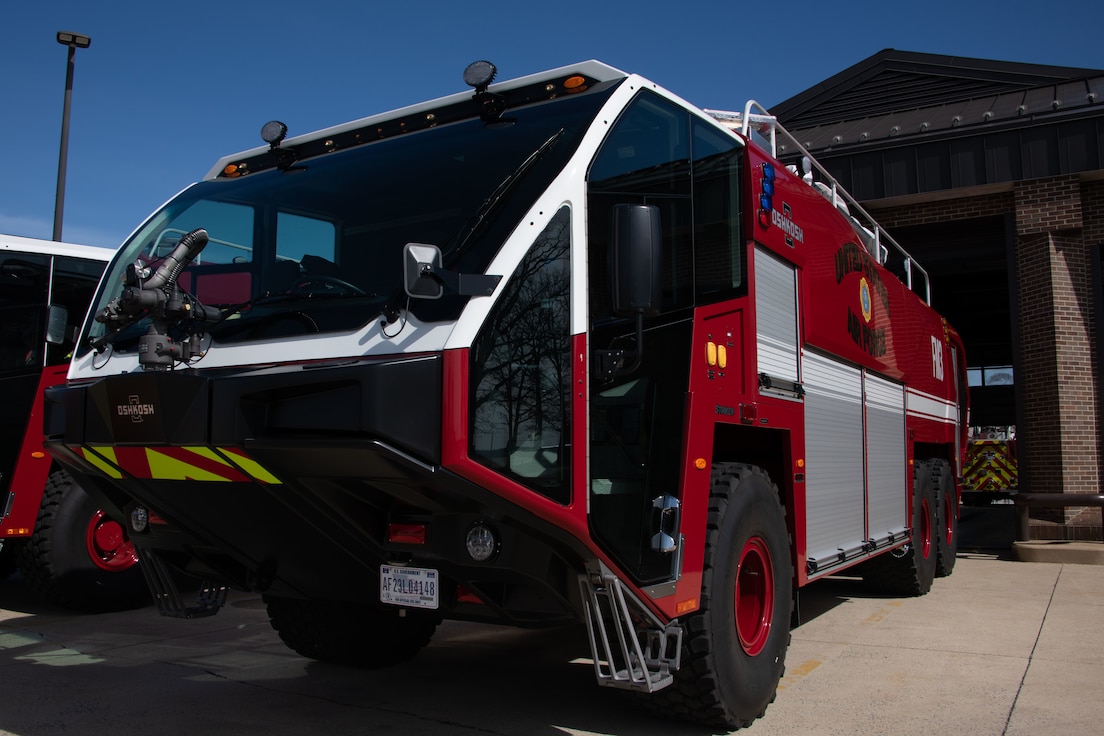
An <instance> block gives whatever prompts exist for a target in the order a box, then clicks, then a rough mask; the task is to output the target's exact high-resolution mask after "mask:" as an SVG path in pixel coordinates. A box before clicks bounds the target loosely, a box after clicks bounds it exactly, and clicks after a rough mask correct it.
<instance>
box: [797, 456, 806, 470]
mask: <svg viewBox="0 0 1104 736" xmlns="http://www.w3.org/2000/svg"><path fill="white" fill-rule="evenodd" d="M797 467H799V468H804V467H805V458H803V457H799V458H798V459H797Z"/></svg>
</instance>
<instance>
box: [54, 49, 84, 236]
mask: <svg viewBox="0 0 1104 736" xmlns="http://www.w3.org/2000/svg"><path fill="white" fill-rule="evenodd" d="M57 42H58V43H60V44H61V45H62V46H68V47H69V66H68V68H67V69H66V71H65V107H64V108H63V109H62V112H61V153H60V154H59V156H58V178H57V194H55V195H54V240H57V241H60V240H61V215H62V212H63V211H64V210H65V162H66V160H67V159H68V158H69V106H70V104H71V103H72V99H73V66H74V60H75V59H76V56H77V49H86V48H88V47H89V46H91V45H92V39H91V38H89V37H88V36H82V35H80V34H79V33H73V32H71V31H58V33H57Z"/></svg>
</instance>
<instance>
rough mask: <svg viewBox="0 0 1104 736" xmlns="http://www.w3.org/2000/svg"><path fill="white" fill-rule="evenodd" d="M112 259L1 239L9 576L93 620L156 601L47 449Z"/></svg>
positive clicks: (1, 558)
mask: <svg viewBox="0 0 1104 736" xmlns="http://www.w3.org/2000/svg"><path fill="white" fill-rule="evenodd" d="M111 253H112V251H110V250H107V249H105V248H94V247H92V246H89V245H73V244H70V243H57V242H51V241H44V240H36V239H33V238H22V237H17V236H14V235H0V386H3V391H4V402H3V413H2V418H0V433H2V440H0V577H6V576H7V575H9V574H11V573H12V572H14V571H15V570H16V569H19V570H21V571H22V573H23V575H24V577H25V578H26V580H27V582H28V583H29V585H30V586H31V588H32V589H33V590H34V591H36V592H37V593H39V594H41V595H42V596H44V597H45V598H46V599H48V600H50V601H51V602H54V603H58V604H61V605H65V606H67V607H70V608H75V609H78V610H91V611H96V610H105V609H110V608H120V607H127V606H131V605H134V604H135V603H137V602H139V601H147V600H148V595H147V594H146V591H145V584H144V582H143V580H142V576H141V573H139V572H138V570H137V569H136V568H135V565H136V564H137V557H136V555H135V552H134V547H133V545H132V544H130V542H129V540H128V538H127V533H126V529H125V527H124V526H123V525H122V524H120V523H119V522H117V521H115V520H114V519H111V518H110V517H107V516H105V515H104V513H103V511H101V510H100V508H99V507H98V506H97V505H96V504H95V502H93V501H92V499H90V498H89V497H88V495H87V494H86V493H85V492H84V491H83V490H81V488H80V486H78V485H77V484H76V483H74V482H73V480H72V478H70V476H69V474H68V473H67V472H66V471H65V470H64V468H62V467H61V466H60V465H58V464H57V463H54V462H52V460H51V458H50V456H49V455H48V454H47V453H46V451H45V449H44V448H43V445H42V413H43V403H42V395H43V391H44V390H45V389H46V388H47V387H49V386H53V385H55V384H58V383H61V382H63V381H64V380H65V373H66V370H67V369H68V361H69V354H70V352H71V351H72V349H73V345H74V340H75V339H76V334H77V330H78V329H79V324H80V321H81V320H82V319H83V317H84V315H85V312H87V310H88V304H89V302H90V301H91V300H92V295H93V294H94V293H95V291H96V285H97V284H98V283H99V280H100V276H101V274H102V273H103V270H104V268H105V267H106V265H107V262H108V260H109V259H110V258H111Z"/></svg>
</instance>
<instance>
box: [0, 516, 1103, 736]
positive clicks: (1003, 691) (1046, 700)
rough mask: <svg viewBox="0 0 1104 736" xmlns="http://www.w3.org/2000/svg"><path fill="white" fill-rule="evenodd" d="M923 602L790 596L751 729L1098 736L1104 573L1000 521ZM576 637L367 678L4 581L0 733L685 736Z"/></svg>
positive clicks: (974, 527) (834, 585)
mask: <svg viewBox="0 0 1104 736" xmlns="http://www.w3.org/2000/svg"><path fill="white" fill-rule="evenodd" d="M978 513H979V515H978V516H976V517H975V516H973V515H971V516H969V517H967V518H964V522H965V524H966V527H967V532H966V533H964V535H963V541H964V551H963V553H962V554H961V555H960V557H959V559H958V564H957V568H956V570H955V572H954V574H953V575H952V576H951V577H949V578H943V579H939V580H936V582H935V585H934V587H933V590H932V592H931V593H930V594H928V595H927V596H924V597H922V598H891V597H883V596H877V595H873V594H871V593H870V592H869V591H867V590H866V589H865V588H864V587H863V586H862V585H861V583H860V582H859V581H857V580H854V579H850V578H847V577H838V578H833V579H829V580H824V581H820V582H818V583H816V584H814V585H812V586H810V587H809V588H808V589H806V591H805V592H804V593H803V597H802V611H803V617H804V622H803V624H802V625H801V626H800V627H798V628H797V629H795V630H794V632H793V642H792V644H791V647H790V651H789V656H788V658H787V673H786V676H785V678H784V679H783V681H782V683H781V688H780V690H779V693H778V698H777V700H776V701H775V703H774V704H773V705H771V707H770V708H768V710H767V713H766V715H765V716H764V718H762V719H761V720H759V721H757V722H756V723H755V724H754V725H752V726H751V727H750V728H748V729H746V730H745V731H743V732H741V733H745V734H748V735H749V736H755V735H756V734H771V735H774V734H802V735H805V734H808V735H811V736H818V735H824V736H828V735H831V734H847V735H848V736H853V735H854V734H864V736H865V735H867V734H894V736H908V735H910V734H916V735H917V736H920V735H923V736H932V734H948V735H950V736H953V735H956V734H969V735H970V736H984V735H986V734H993V735H994V736H995V735H1004V734H1007V735H1008V736H1018V735H1026V734H1031V736H1039V735H1040V734H1043V735H1045V734H1061V735H1062V736H1082V735H1084V736H1089V735H1090V734H1091V735H1092V736H1096V735H1097V734H1100V733H1104V698H1102V697H1101V693H1100V683H1102V682H1104V626H1102V625H1101V623H1102V619H1104V566H1094V565H1070V564H1057V563H1027V562H1017V561H1015V560H1014V558H1013V556H1012V553H1011V542H1010V539H1008V538H1007V537H1006V535H1005V529H1008V530H1009V531H1008V533H1009V534H1010V530H1011V527H1010V526H1007V527H1006V525H1005V524H1004V521H1003V517H1001V516H1000V514H1001V513H1003V512H1001V511H999V510H998V511H996V512H992V513H991V512H984V513H981V512H978ZM586 657H587V651H586V643H585V635H584V633H583V631H582V629H581V628H577V627H572V628H566V629H561V630H556V631H522V630H515V629H505V628H500V627H493V626H482V625H475V624H458V623H448V624H445V625H444V626H443V627H442V628H441V629H440V630H439V631H438V634H437V635H436V636H435V637H434V640H433V642H432V643H431V644H430V646H429V647H428V648H427V649H426V650H424V651H423V652H422V653H421V654H420V655H419V656H418V657H417V658H415V659H414V660H413V661H412V662H409V663H406V664H403V665H400V666H398V667H393V668H390V669H384V670H377V671H363V670H355V669H350V668H345V667H339V666H335V665H327V664H322V663H317V662H311V661H308V660H305V659H302V658H300V657H298V656H296V655H295V654H294V653H293V652H291V651H290V650H288V649H286V648H285V647H284V646H283V645H282V644H281V643H280V641H279V639H278V637H277V636H276V634H275V633H274V632H273V631H272V630H271V628H270V627H269V626H268V623H267V616H266V615H265V612H264V610H263V607H262V605H261V602H260V599H259V597H258V596H255V595H244V594H239V595H235V596H233V597H232V599H231V605H229V606H227V608H226V609H225V610H224V611H223V612H221V613H220V614H219V615H218V616H215V617H214V618H209V619H202V620H198V621H176V620H169V619H163V618H159V617H158V616H157V615H156V613H154V612H153V610H152V609H148V608H147V609H143V610H139V611H130V612H124V613H115V614H105V615H99V616H81V615H77V614H72V613H69V612H67V611H63V610H61V609H57V608H52V607H49V606H43V605H41V604H39V603H37V602H35V601H34V600H33V599H32V598H31V597H30V596H29V595H28V594H27V593H26V591H25V589H23V587H22V585H21V583H20V581H19V580H18V579H16V580H9V581H4V582H0V734H19V735H20V736H46V735H47V734H68V733H79V734H110V735H111V736H126V735H127V734H181V735H183V734H189V736H190V735H191V734H196V733H202V734H242V733H264V734H266V736H282V735H284V734H287V735H289V736H290V735H292V734H303V733H311V732H316V731H322V732H325V733H326V734H327V736H342V735H344V734H377V733H393V734H434V735H436V734H467V735H469V736H470V734H472V733H483V734H504V735H505V734H524V735H525V736H551V735H554V734H555V735H562V734H578V735H579V736H589V735H590V734H595V735H601V734H605V735H610V736H614V735H616V736H630V735H632V736H636V735H638V734H640V735H643V736H650V735H652V734H654V735H655V736H659V735H660V734H662V735H663V736H690V735H694V736H698V735H704V734H706V733H708V731H706V730H703V729H700V728H696V727H693V726H690V725H687V724H682V723H678V722H668V721H663V720H655V719H652V718H650V717H648V716H646V715H644V714H642V713H641V712H640V711H639V710H638V709H636V708H635V707H634V705H633V704H632V703H631V702H630V701H629V699H627V698H625V697H623V694H622V693H620V692H618V691H613V690H608V689H604V688H599V687H597V686H596V685H595V684H594V679H593V673H592V668H591V666H590V665H589V663H588V662H587V660H586Z"/></svg>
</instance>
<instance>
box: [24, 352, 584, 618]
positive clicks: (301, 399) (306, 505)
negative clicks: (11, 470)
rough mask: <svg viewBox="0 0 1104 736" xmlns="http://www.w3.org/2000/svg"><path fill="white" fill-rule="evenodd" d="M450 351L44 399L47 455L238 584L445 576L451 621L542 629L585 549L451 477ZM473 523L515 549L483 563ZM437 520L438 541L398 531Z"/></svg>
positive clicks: (568, 610)
mask: <svg viewBox="0 0 1104 736" xmlns="http://www.w3.org/2000/svg"><path fill="white" fill-rule="evenodd" d="M441 364H442V361H441V358H440V356H436V355H429V356H418V357H414V358H402V359H394V360H382V361H371V362H368V361H364V362H359V361H358V362H356V363H353V364H349V365H341V366H314V367H304V366H294V367H291V368H286V367H285V368H280V369H276V368H270V369H258V370H251V371H248V372H226V373H218V372H211V373H208V374H203V375H201V374H198V373H195V372H190V371H177V372H164V373H137V374H124V375H116V376H109V377H107V378H105V379H103V380H101V381H98V382H96V383H91V384H74V385H70V386H66V387H58V388H56V389H53V390H51V391H50V392H49V393H48V395H47V412H46V434H47V440H48V441H47V446H48V447H49V449H50V451H51V452H52V453H53V454H54V455H55V457H57V458H58V459H59V460H60V461H61V462H63V463H65V464H66V465H67V466H69V467H70V469H71V471H72V472H74V473H76V474H77V475H78V476H79V477H80V479H81V482H82V485H84V487H85V488H87V489H88V490H89V492H90V493H92V494H93V495H95V496H97V497H98V498H99V499H100V501H101V502H102V503H103V504H104V507H105V509H107V510H108V512H109V513H110V514H112V515H115V516H117V517H118V518H120V520H123V521H128V520H129V518H130V513H131V511H132V510H133V509H134V508H135V507H138V506H141V507H144V508H145V509H147V510H148V511H149V512H150V517H151V519H152V523H150V524H149V526H148V528H147V530H146V531H145V532H142V533H133V532H132V535H131V537H132V539H133V540H134V543H135V545H136V546H138V547H139V549H140V550H149V551H153V552H155V553H156V554H157V555H158V556H159V557H160V558H161V559H162V560H164V561H166V562H167V563H169V564H170V565H171V566H173V567H175V568H177V569H179V570H181V571H183V572H185V573H188V574H190V575H194V576H196V577H201V578H207V579H210V580H214V581H217V582H220V583H223V584H226V585H230V586H232V587H235V588H238V589H242V590H256V591H260V592H265V593H269V594H271V595H279V596H288V597H302V598H309V599H323V600H353V601H361V602H365V603H369V602H378V599H379V592H378V587H379V583H378V575H379V566H380V565H381V564H385V563H386V564H396V563H397V564H412V565H416V566H419V567H430V568H434V569H437V570H438V571H439V572H440V575H441V579H442V591H441V597H440V598H441V601H440V603H441V608H442V611H441V612H442V613H443V614H444V615H446V616H452V617H456V618H472V619H480V620H495V621H505V622H509V623H514V624H525V625H539V624H544V623H558V622H562V621H564V620H570V619H572V618H574V617H575V615H576V613H575V612H576V611H577V610H578V604H577V599H576V595H575V590H576V587H577V584H576V582H575V574H576V571H577V570H578V569H579V568H580V565H581V563H580V560H581V559H582V556H583V554H584V553H583V552H582V550H581V549H580V548H579V547H578V546H577V545H576V544H575V543H573V542H572V540H570V539H565V538H563V535H562V532H558V531H557V530H556V529H553V528H549V527H548V525H547V524H544V523H542V522H541V521H540V520H539V519H538V518H536V517H535V516H533V515H531V514H529V513H527V512H526V511H524V510H523V509H519V508H517V507H516V506H512V505H507V504H505V502H503V501H502V500H501V498H500V497H499V496H497V495H495V494H493V493H492V492H491V491H490V490H489V489H485V488H481V487H478V486H475V485H473V484H471V483H469V482H468V481H466V480H464V479H462V478H460V477H458V476H456V475H455V474H452V473H449V472H446V471H444V470H442V469H441V467H440V458H441V439H440V438H441V424H442V416H441V411H442V410H441V406H442V402H441V386H442V375H441V374H442V367H441ZM477 522H484V523H487V524H489V525H491V526H492V527H493V528H494V529H495V530H496V531H497V532H498V533H499V536H500V539H501V542H502V543H501V547H500V550H501V551H500V553H499V555H498V556H497V557H496V558H494V559H493V560H491V561H488V562H485V563H476V562H474V561H473V560H471V558H470V557H469V556H468V554H467V552H466V551H465V547H464V539H465V536H466V533H467V531H468V529H470V528H471V526H472V525H474V524H475V523H477ZM394 523H402V524H424V525H425V528H426V537H425V542H424V543H422V544H409V543H398V542H392V541H389V539H388V528H389V525H391V524H394Z"/></svg>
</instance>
